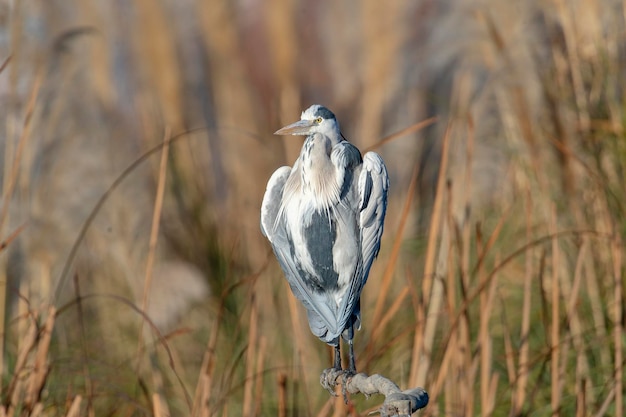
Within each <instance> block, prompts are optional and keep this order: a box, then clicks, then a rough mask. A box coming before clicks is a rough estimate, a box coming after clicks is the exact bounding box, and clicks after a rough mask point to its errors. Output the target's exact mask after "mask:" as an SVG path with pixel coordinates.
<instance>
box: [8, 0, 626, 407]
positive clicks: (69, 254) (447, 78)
mask: <svg viewBox="0 0 626 417" xmlns="http://www.w3.org/2000/svg"><path fill="white" fill-rule="evenodd" d="M625 20H626V5H625V4H624V3H623V2H621V1H618V0H593V1H592V0H551V1H548V0H529V1H525V2H510V1H504V0H500V1H498V0H480V1H470V0H439V1H435V0H414V1H410V0H391V1H386V2H382V1H378V0H362V1H353V0H352V1H351V0H347V1H341V2H333V1H329V0H321V1H316V2H313V1H305V0H266V1H261V0H238V1H229V0H209V1H194V0H183V1H174V0H160V1H147V0H135V1H130V2H129V1H120V0H111V1H100V0H86V1H57V0H48V1H38V0H22V1H10V0H3V1H0V108H1V112H0V120H2V123H1V124H0V126H2V129H1V130H0V163H1V164H2V165H1V169H0V175H1V182H0V184H1V187H2V193H1V197H0V198H1V200H0V203H1V204H0V241H1V242H2V243H1V246H0V247H1V249H2V250H1V252H0V271H1V272H0V343H1V346H0V348H1V352H2V355H1V356H0V376H1V380H0V381H1V382H0V393H1V394H0V400H1V408H0V411H1V412H0V415H5V414H6V415H8V416H12V415H23V416H27V415H46V416H48V415H49V416H64V415H72V416H78V415H85V416H87V415H88V416H114V415H115V416H117V415H120V416H166V415H172V416H176V415H194V416H209V415H215V416H227V415H243V416H253V415H278V416H330V415H335V416H338V415H355V416H356V415H367V414H368V413H369V412H371V411H372V410H375V409H376V408H377V407H378V406H380V404H381V403H382V397H379V396H373V397H372V398H369V399H365V398H364V397H363V396H360V395H359V396H352V398H351V401H350V403H349V404H347V405H346V404H344V403H343V399H342V398H341V397H339V398H333V397H330V396H329V395H328V393H327V392H326V391H325V390H323V389H322V388H321V387H320V386H319V382H318V381H319V375H320V372H321V371H322V369H324V368H326V367H328V366H330V364H331V359H332V354H331V351H330V348H329V347H327V346H326V345H324V344H323V343H322V342H320V341H319V340H317V339H316V338H315V337H314V336H312V335H311V334H310V332H309V329H308V325H307V323H306V315H305V314H304V312H303V310H302V308H301V306H300V305H299V304H298V303H296V302H295V301H294V299H293V298H292V296H291V293H290V291H289V290H288V286H287V285H286V282H285V280H284V278H283V277H282V274H281V271H280V268H279V267H278V265H277V262H276V260H275V259H274V257H273V254H272V252H271V249H270V247H269V244H268V243H267V242H266V241H265V239H264V238H263V236H262V235H261V233H260V230H259V208H260V204H261V200H262V196H263V193H264V191H265V184H266V182H267V180H268V179H269V176H270V175H271V173H272V172H273V171H274V170H275V169H277V168H278V167H279V166H281V165H286V164H288V165H291V164H292V163H293V161H294V160H295V159H296V158H297V156H298V153H299V151H300V147H301V145H302V138H300V137H277V136H273V135H272V132H274V131H275V130H277V129H278V128H280V127H282V126H284V125H286V124H288V123H291V122H293V121H295V120H298V119H299V116H300V112H301V111H302V110H303V109H305V108H307V107H308V106H309V105H311V104H313V103H319V104H323V105H325V106H327V107H329V108H330V109H331V110H333V112H334V113H335V114H336V116H337V118H338V120H339V121H340V123H341V125H342V130H343V133H344V135H345V136H346V137H347V138H348V139H349V140H350V141H352V142H353V143H354V144H356V145H357V146H358V147H359V148H360V149H361V150H363V151H365V150H372V149H374V150H376V151H377V152H379V153H380V154H381V155H382V156H383V158H384V160H385V161H386V164H387V167H388V169H389V171H390V175H391V196H390V201H389V210H388V215H387V221H386V226H385V227H386V228H385V234H384V236H383V244H382V249H381V253H380V256H379V259H378V261H377V262H375V264H374V267H373V268H372V272H371V274H370V279H369V281H368V285H367V286H366V287H365V290H364V293H363V296H362V312H363V330H362V331H361V332H359V333H358V334H357V336H356V339H355V346H356V354H357V360H358V362H357V368H358V369H359V370H360V371H364V372H367V373H368V374H373V373H380V374H383V375H384V376H387V377H389V378H390V379H392V380H394V381H395V382H396V383H397V384H398V385H399V386H400V387H401V388H402V389H408V388H413V387H416V386H422V387H424V388H425V389H426V390H427V391H428V392H429V394H430V404H429V405H428V407H427V408H426V409H425V410H424V411H421V412H420V413H421V414H423V415H442V416H473V415H482V416H489V415H512V416H522V415H524V416H529V415H532V416H544V415H546V416H547V415H558V414H562V415H576V416H596V415H597V416H600V415H613V416H622V415H623V413H624V405H623V401H624V396H625V391H624V384H623V381H624V376H623V367H624V364H625V363H624V361H625V359H624V345H625V344H626V340H625V333H624V328H625V322H626V318H625V316H624V306H625V302H624V299H625V297H624V295H625V294H624V287H625V286H624V281H625V280H624V274H623V272H624V265H623V256H624V249H623V240H624V237H625V234H626V223H625V222H624V219H625V216H624V214H625V213H624V211H625V203H624V202H625V201H626V187H625V186H624V183H625V181H624V180H625V172H624V169H625V163H626V142H625V141H624V121H625V117H626V106H625V104H626V103H625V102H624V97H625V93H626V65H625V64H626V62H625V61H626V32H625V29H624V28H626V21H625Z"/></svg>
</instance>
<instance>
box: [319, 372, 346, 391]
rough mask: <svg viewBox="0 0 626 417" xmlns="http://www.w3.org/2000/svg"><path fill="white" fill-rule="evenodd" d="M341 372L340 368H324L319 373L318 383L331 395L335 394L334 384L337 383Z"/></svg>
mask: <svg viewBox="0 0 626 417" xmlns="http://www.w3.org/2000/svg"><path fill="white" fill-rule="evenodd" d="M342 374H343V371H342V370H341V369H337V368H326V369H324V370H323V371H322V375H320V384H321V385H322V387H324V389H325V390H326V391H328V392H329V393H330V395H332V396H333V397H336V396H337V394H336V393H335V385H337V378H339V375H342Z"/></svg>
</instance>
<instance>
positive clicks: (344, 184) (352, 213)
mask: <svg viewBox="0 0 626 417" xmlns="http://www.w3.org/2000/svg"><path fill="white" fill-rule="evenodd" d="M275 134H276V135H301V136H306V137H307V138H306V140H305V141H304V145H303V146H302V151H301V152H300V156H299V157H298V159H297V160H296V162H295V163H294V165H293V167H288V166H284V167H281V168H279V169H277V170H276V172H274V174H273V175H272V176H271V178H270V180H269V182H268V183H267V190H266V191H265V196H264V197H263V204H262V207H261V231H262V232H263V234H264V235H265V236H266V237H267V238H268V240H269V241H270V243H271V244H272V248H273V249H274V254H275V255H276V258H277V259H278V262H279V263H280V266H281V267H282V270H283V272H284V274H285V277H286V278H287V281H288V282H289V286H290V287H291V290H292V292H293V294H294V295H295V297H296V298H297V299H298V300H300V301H301V302H302V304H304V307H305V308H306V311H307V314H308V320H309V327H310V328H311V331H312V332H313V334H315V335H316V336H317V337H319V338H320V339H321V340H323V341H324V342H326V343H328V344H329V345H331V346H333V347H334V348H335V360H334V368H335V369H337V370H341V369H342V367H341V353H340V336H343V338H344V339H345V340H346V341H347V343H348V346H349V364H348V368H347V372H348V373H356V361H355V358H354V346H353V338H354V328H356V329H360V326H361V313H360V297H361V290H363V286H364V285H365V282H366V281H367V277H368V274H369V271H370V267H371V266H372V262H373V261H374V258H376V256H377V255H378V250H379V248H380V239H381V236H382V234H383V223H384V220H385V212H386V208H387V190H388V188H389V177H388V174H387V169H386V167H385V164H384V162H383V160H382V158H381V157H380V156H379V155H378V154H376V153H374V152H368V153H366V154H365V156H363V157H361V152H359V150H358V149H357V148H356V147H355V146H354V145H352V144H350V143H349V142H348V141H346V140H345V138H344V137H343V135H342V134H341V131H340V130H339V123H338V122H337V119H336V118H335V115H334V114H333V113H332V112H331V111H330V110H328V109H327V108H326V107H323V106H320V105H317V104H315V105H313V106H311V107H309V108H308V109H306V110H305V111H304V112H302V116H301V120H299V121H297V122H295V123H292V124H290V125H288V126H285V127H283V128H282V129H280V130H278V131H276V132H275Z"/></svg>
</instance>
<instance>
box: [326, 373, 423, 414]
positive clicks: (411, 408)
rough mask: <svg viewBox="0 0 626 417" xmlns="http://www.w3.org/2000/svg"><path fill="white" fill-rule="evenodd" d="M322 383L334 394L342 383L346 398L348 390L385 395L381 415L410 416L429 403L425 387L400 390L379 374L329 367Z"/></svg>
mask: <svg viewBox="0 0 626 417" xmlns="http://www.w3.org/2000/svg"><path fill="white" fill-rule="evenodd" d="M320 383H321V384H322V386H323V387H324V388H326V389H327V390H328V391H329V392H331V393H332V394H333V395H334V393H335V391H334V389H335V386H337V385H341V386H342V392H343V394H344V398H345V395H346V393H348V392H349V393H350V394H356V393H359V392H360V393H361V394H363V395H365V396H366V397H369V396H370V395H372V394H382V395H384V396H385V402H383V405H382V406H381V408H380V410H379V412H380V415H381V417H391V416H410V415H411V414H413V413H414V412H416V411H417V410H419V409H420V408H424V407H426V405H427V404H428V393H427V392H426V391H425V390H424V389H423V388H415V389H411V390H406V391H400V388H398V385H396V384H395V383H394V382H393V381H391V380H389V379H387V378H385V377H383V376H381V375H378V374H374V375H372V376H367V374H364V373H359V374H356V375H352V376H348V375H347V374H346V373H345V371H341V370H337V369H335V368H328V369H324V371H323V372H322V375H321V376H320Z"/></svg>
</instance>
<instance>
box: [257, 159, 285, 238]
mask: <svg viewBox="0 0 626 417" xmlns="http://www.w3.org/2000/svg"><path fill="white" fill-rule="evenodd" d="M290 173H291V167H288V166H284V167H280V168H278V169H277V170H276V171H274V173H273V174H272V176H271V177H270V179H269V181H268V182H267V188H266V189H265V195H264V196H263V203H262V204H261V233H263V236H265V237H267V239H268V240H269V241H270V242H273V236H274V232H275V227H276V218H277V217H278V214H279V212H280V205H281V201H282V199H283V190H284V188H285V183H286V182H287V178H289V174H290Z"/></svg>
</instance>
